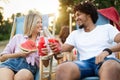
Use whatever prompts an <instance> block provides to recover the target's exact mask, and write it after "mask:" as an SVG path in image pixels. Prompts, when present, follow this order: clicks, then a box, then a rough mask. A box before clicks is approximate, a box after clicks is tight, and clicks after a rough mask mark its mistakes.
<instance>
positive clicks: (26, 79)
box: [14, 69, 34, 80]
mask: <svg viewBox="0 0 120 80" xmlns="http://www.w3.org/2000/svg"><path fill="white" fill-rule="evenodd" d="M14 80H34V76H33V74H32V73H31V72H30V71H29V70H27V69H21V70H20V71H19V72H17V73H16V74H15V77H14Z"/></svg>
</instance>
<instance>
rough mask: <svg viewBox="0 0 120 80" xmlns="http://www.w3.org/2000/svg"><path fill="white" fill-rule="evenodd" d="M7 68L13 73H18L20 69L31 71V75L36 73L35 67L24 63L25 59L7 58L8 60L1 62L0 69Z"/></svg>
mask: <svg viewBox="0 0 120 80" xmlns="http://www.w3.org/2000/svg"><path fill="white" fill-rule="evenodd" d="M3 67H6V68H9V69H11V70H13V71H14V72H15V73H16V72H18V71H19V70H21V69H28V70H29V71H31V72H32V73H33V75H35V73H36V71H37V66H36V65H35V66H32V65H31V64H28V63H27V62H26V59H25V58H21V57H20V58H9V59H8V60H6V61H4V62H2V63H1V64H0V68H3Z"/></svg>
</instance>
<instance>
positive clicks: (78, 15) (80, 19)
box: [75, 11, 89, 28]
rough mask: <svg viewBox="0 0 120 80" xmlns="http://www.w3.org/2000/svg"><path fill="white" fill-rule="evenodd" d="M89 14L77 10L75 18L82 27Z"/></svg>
mask: <svg viewBox="0 0 120 80" xmlns="http://www.w3.org/2000/svg"><path fill="white" fill-rule="evenodd" d="M88 17H89V16H88V15H87V14H85V13H82V12H80V11H76V12H75V20H76V22H77V24H78V25H79V27H80V28H83V27H84V26H85V24H86V23H87V22H88Z"/></svg>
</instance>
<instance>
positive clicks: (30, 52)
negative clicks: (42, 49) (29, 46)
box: [20, 50, 37, 57]
mask: <svg viewBox="0 0 120 80" xmlns="http://www.w3.org/2000/svg"><path fill="white" fill-rule="evenodd" d="M36 51H37V50H34V51H32V50H29V51H21V52H20V53H21V54H20V55H21V57H27V56H28V55H30V54H32V53H35V52H36Z"/></svg>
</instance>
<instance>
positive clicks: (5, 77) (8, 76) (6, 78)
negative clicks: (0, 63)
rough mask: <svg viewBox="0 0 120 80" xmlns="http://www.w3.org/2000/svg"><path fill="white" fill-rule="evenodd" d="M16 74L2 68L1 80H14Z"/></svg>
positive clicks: (0, 72)
mask: <svg viewBox="0 0 120 80" xmlns="http://www.w3.org/2000/svg"><path fill="white" fill-rule="evenodd" d="M13 79H14V72H13V71H12V70H10V69H8V68H0V80H13Z"/></svg>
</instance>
